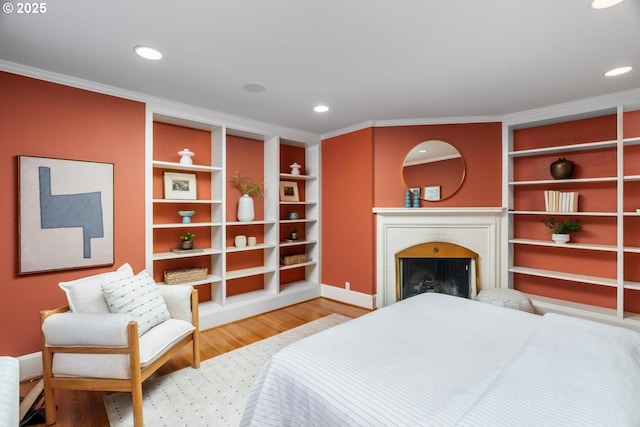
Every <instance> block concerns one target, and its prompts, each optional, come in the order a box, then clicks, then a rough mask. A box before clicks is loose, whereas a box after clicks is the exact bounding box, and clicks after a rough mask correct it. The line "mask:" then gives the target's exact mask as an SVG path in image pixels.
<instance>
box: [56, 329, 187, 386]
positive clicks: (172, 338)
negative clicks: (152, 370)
mask: <svg viewBox="0 0 640 427" xmlns="http://www.w3.org/2000/svg"><path fill="white" fill-rule="evenodd" d="M194 329H195V328H194V326H193V325H192V324H191V323H189V322H186V321H184V320H178V319H169V320H166V321H164V322H162V323H161V324H160V325H158V326H156V327H155V328H151V329H150V330H149V332H147V333H146V334H144V335H143V336H141V337H140V365H141V366H142V367H143V368H144V367H146V366H148V365H150V364H151V363H153V361H154V360H156V359H157V358H158V357H159V356H160V355H162V354H163V353H164V352H165V351H166V350H167V349H168V348H170V347H172V346H173V345H174V344H175V343H176V342H178V341H180V340H181V339H182V338H184V337H186V336H187V335H189V334H190V333H191V332H192V331H193V330H194ZM53 375H54V376H62V377H74V376H78V377H92V378H119V379H129V378H130V377H131V372H130V369H129V356H128V355H122V354H69V353H56V354H54V356H53Z"/></svg>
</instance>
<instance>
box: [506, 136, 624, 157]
mask: <svg viewBox="0 0 640 427" xmlns="http://www.w3.org/2000/svg"><path fill="white" fill-rule="evenodd" d="M617 144H618V141H617V140H615V139H614V140H610V141H597V142H585V143H582V144H569V145H558V146H556V147H544V148H532V149H529V150H518V151H510V152H509V156H511V157H527V156H539V155H542V154H557V153H568V152H572V151H587V150H598V149H601V148H611V147H616V146H617Z"/></svg>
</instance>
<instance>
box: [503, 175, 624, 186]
mask: <svg viewBox="0 0 640 427" xmlns="http://www.w3.org/2000/svg"><path fill="white" fill-rule="evenodd" d="M617 180H618V178H617V177H615V176H605V177H598V178H571V179H541V180H535V181H511V182H509V185H565V184H580V183H585V182H586V183H593V182H616V181H617Z"/></svg>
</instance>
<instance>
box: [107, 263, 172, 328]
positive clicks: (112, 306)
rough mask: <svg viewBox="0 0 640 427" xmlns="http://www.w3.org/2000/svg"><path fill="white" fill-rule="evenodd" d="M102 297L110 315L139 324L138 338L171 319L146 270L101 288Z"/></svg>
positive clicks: (158, 291) (156, 286) (156, 287)
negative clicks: (128, 317) (123, 315)
mask: <svg viewBox="0 0 640 427" xmlns="http://www.w3.org/2000/svg"><path fill="white" fill-rule="evenodd" d="M102 293H103V294H104V298H105V299H106V300H107V305H108V306H109V310H110V311H111V312H112V313H124V314H128V315H130V316H131V317H133V318H134V319H135V320H136V321H137V322H138V334H139V335H143V334H144V333H145V332H147V331H148V330H149V329H151V328H153V327H154V326H156V325H158V324H160V323H162V322H164V321H165V320H167V319H169V318H170V315H169V309H168V308H167V304H166V303H165V302H164V298H163V297H162V294H161V293H160V290H159V289H158V285H156V282H154V280H153V278H152V277H151V276H150V275H149V273H147V271H146V270H142V271H141V272H140V273H138V274H137V275H136V276H135V277H133V278H123V279H120V280H116V281H114V282H111V283H106V284H103V285H102Z"/></svg>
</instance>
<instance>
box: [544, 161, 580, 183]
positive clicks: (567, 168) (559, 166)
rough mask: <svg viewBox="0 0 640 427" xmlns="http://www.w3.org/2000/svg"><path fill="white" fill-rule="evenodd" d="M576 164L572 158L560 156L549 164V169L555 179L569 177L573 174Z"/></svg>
mask: <svg viewBox="0 0 640 427" xmlns="http://www.w3.org/2000/svg"><path fill="white" fill-rule="evenodd" d="M574 167H575V165H574V164H573V162H572V161H571V160H567V159H565V158H564V157H561V158H559V159H558V160H556V161H555V162H553V163H551V166H549V171H550V172H551V176H552V177H553V178H554V179H567V178H571V175H573V169H574Z"/></svg>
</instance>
